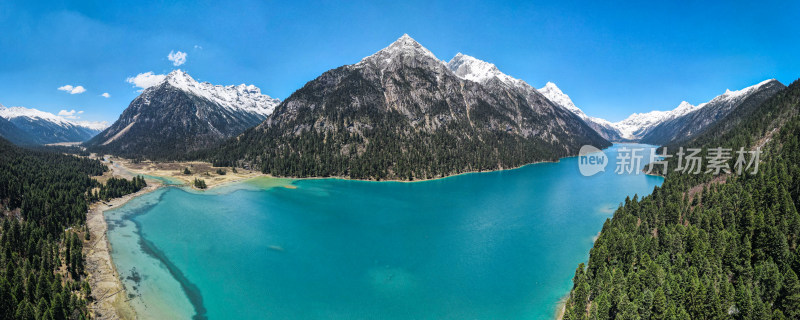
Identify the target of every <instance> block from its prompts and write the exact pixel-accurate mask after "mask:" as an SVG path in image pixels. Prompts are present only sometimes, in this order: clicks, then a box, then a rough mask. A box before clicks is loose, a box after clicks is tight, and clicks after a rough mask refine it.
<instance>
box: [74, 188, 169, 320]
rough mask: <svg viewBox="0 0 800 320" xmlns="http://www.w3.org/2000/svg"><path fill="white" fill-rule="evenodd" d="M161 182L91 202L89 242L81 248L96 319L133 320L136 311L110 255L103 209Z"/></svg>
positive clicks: (146, 190)
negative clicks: (133, 191)
mask: <svg viewBox="0 0 800 320" xmlns="http://www.w3.org/2000/svg"><path fill="white" fill-rule="evenodd" d="M161 187H163V185H161V184H151V185H148V186H147V187H145V188H144V189H142V190H139V191H138V192H136V193H132V194H128V195H125V196H122V197H120V198H115V199H112V200H110V201H108V202H102V201H101V202H97V203H94V204H92V205H91V207H90V209H89V212H88V213H87V217H86V226H87V228H88V229H89V235H90V240H89V241H90V244H89V245H87V246H85V247H84V256H85V257H86V258H85V259H86V270H87V272H88V273H89V275H88V277H87V281H88V282H89V286H90V287H91V289H92V298H93V301H92V302H91V303H90V304H89V309H90V310H91V313H92V315H93V316H94V317H95V318H97V319H136V312H135V311H134V309H133V307H132V306H131V305H130V304H129V303H128V299H127V297H128V293H127V291H126V290H125V287H124V286H123V285H122V281H121V280H120V277H119V273H118V272H117V267H116V264H114V261H113V260H112V258H111V250H112V249H111V244H110V243H109V241H108V236H107V233H108V222H107V221H106V219H105V212H106V211H107V210H110V209H115V208H117V207H119V206H122V205H124V204H125V203H127V202H128V201H130V200H132V199H134V198H136V197H139V196H142V195H145V194H148V193H150V192H153V191H156V190H158V189H159V188H161Z"/></svg>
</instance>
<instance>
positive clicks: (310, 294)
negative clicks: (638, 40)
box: [106, 145, 663, 319]
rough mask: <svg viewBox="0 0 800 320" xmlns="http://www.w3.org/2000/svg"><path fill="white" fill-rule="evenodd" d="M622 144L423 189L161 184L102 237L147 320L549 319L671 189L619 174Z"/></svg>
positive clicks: (120, 213)
mask: <svg viewBox="0 0 800 320" xmlns="http://www.w3.org/2000/svg"><path fill="white" fill-rule="evenodd" d="M622 146H627V147H630V146H631V145H615V146H613V147H611V148H609V149H607V150H605V152H606V154H607V155H608V157H609V159H610V161H612V163H611V164H609V166H608V167H607V168H606V172H603V173H600V174H598V175H595V176H592V177H584V176H582V175H581V174H580V173H579V171H578V165H577V161H578V160H577V158H566V159H562V160H561V161H560V162H558V163H540V164H535V165H528V166H525V167H522V168H519V169H514V170H505V171H496V172H486V173H471V174H464V175H459V176H454V177H449V178H445V179H438V180H432V181H424V182H414V183H402V182H368V181H352V180H341V179H308V180H294V181H291V180H265V179H260V180H259V179H256V180H250V181H246V182H239V183H233V184H230V185H226V186H223V187H220V188H219V189H212V190H210V191H206V192H197V191H192V190H186V189H182V188H177V187H167V188H162V189H159V190H158V191H155V192H152V193H149V194H146V195H143V196H141V197H139V198H136V199H133V200H132V201H130V202H128V203H127V204H126V205H124V206H121V207H120V208H117V209H114V210H110V211H107V212H106V220H107V221H108V223H109V231H108V237H109V241H110V243H111V245H112V257H113V259H114V263H115V264H116V266H117V269H118V271H119V274H120V277H121V278H122V280H123V283H124V285H125V287H126V289H127V290H128V295H129V297H130V302H131V304H132V305H133V307H134V309H136V311H137V314H138V315H139V316H140V317H141V318H172V319H179V318H192V317H195V318H208V319H263V318H276V319H320V318H324V319H331V318H332V319H465V318H468V319H548V318H552V317H553V316H554V315H555V312H556V307H557V304H558V301H559V300H560V299H561V298H562V297H563V296H564V295H565V294H566V293H568V292H569V289H570V288H571V286H572V283H571V281H572V276H573V275H574V272H575V268H576V267H577V265H578V263H580V262H584V261H586V260H587V258H588V255H589V249H590V248H591V247H592V241H593V238H594V237H595V236H596V235H597V233H598V232H599V231H600V230H601V228H602V226H603V222H604V221H605V219H607V218H610V217H611V216H612V215H613V212H614V210H615V209H616V208H617V206H618V205H619V203H620V202H622V201H624V199H625V197H626V196H631V197H632V196H633V195H634V194H638V195H639V196H642V195H646V194H649V193H650V192H652V190H653V187H654V186H657V185H660V184H661V182H662V181H663V179H662V178H660V177H654V176H646V175H643V174H638V175H617V174H615V173H614V172H613V171H614V163H613V161H614V159H615V158H616V152H617V150H618V149H619V148H620V147H622ZM639 146H641V145H639ZM644 154H645V158H647V156H646V155H647V153H644ZM645 160H646V159H645ZM287 185H290V187H286V186H287Z"/></svg>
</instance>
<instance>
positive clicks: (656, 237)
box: [564, 81, 800, 319]
mask: <svg viewBox="0 0 800 320" xmlns="http://www.w3.org/2000/svg"><path fill="white" fill-rule="evenodd" d="M799 108H800V81H795V82H794V83H793V84H792V85H790V86H789V87H788V88H787V89H785V90H783V91H781V92H779V93H778V94H777V95H775V96H774V97H772V98H771V99H769V100H767V101H766V102H765V103H764V104H763V105H761V106H759V107H758V108H750V109H748V110H737V111H736V112H735V113H733V114H731V115H729V116H727V117H726V118H724V119H723V120H722V121H720V122H719V123H717V124H715V125H714V126H713V127H710V128H709V129H708V130H707V131H706V132H704V133H703V134H702V135H701V136H699V137H697V138H695V139H694V140H693V141H690V142H688V143H687V144H686V146H693V147H705V148H716V147H726V148H733V149H734V150H738V148H739V147H746V148H751V147H754V146H761V145H764V147H763V148H764V153H763V154H762V156H761V160H762V161H761V164H760V166H759V168H758V172H757V174H754V175H749V174H743V175H741V176H739V175H736V174H732V175H723V176H718V177H712V176H710V175H691V174H682V173H679V172H674V171H673V172H670V173H668V174H667V177H666V180H665V182H664V184H663V186H662V187H661V188H656V189H655V190H654V192H653V193H652V194H651V195H650V196H647V197H644V198H643V199H638V198H636V197H634V198H633V199H626V201H625V203H624V204H623V205H622V206H621V207H620V208H619V209H618V210H617V211H616V212H615V213H614V216H613V218H612V219H610V220H608V221H606V223H605V225H604V226H603V229H602V232H601V233H600V236H599V237H598V239H597V241H596V242H595V245H594V248H593V249H592V250H591V253H590V258H589V262H588V265H587V266H584V265H583V264H581V265H580V266H579V267H578V269H577V270H576V272H575V277H574V279H573V281H574V287H573V289H572V291H571V293H570V297H569V299H568V301H567V303H566V307H565V309H566V310H565V315H564V318H565V319H800V281H799V280H798V273H800V258H799V257H798V254H799V252H798V244H800V214H798V210H797V208H798V207H800V141H799V140H798V137H800V116H798V110H799ZM670 147H677V146H668V149H669V148H670ZM734 155H735V153H734ZM735 160H736V156H734V159H733V160H732V161H731V162H730V163H729V164H730V165H731V167H733V161H735ZM670 164H671V165H672V168H674V167H675V165H676V163H675V159H674V158H673V159H670Z"/></svg>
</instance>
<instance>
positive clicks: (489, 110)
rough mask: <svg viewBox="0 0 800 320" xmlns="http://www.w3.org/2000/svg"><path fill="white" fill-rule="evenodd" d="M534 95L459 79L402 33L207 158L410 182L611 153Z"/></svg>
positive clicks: (274, 169)
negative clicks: (594, 150) (595, 149)
mask: <svg viewBox="0 0 800 320" xmlns="http://www.w3.org/2000/svg"><path fill="white" fill-rule="evenodd" d="M531 89H532V90H530V91H528V90H520V88H517V87H514V86H510V85H508V83H505V82H503V81H500V80H498V79H496V78H491V79H487V80H486V81H483V83H478V82H475V81H470V80H465V79H462V78H461V77H459V76H458V75H456V74H455V73H454V72H453V71H451V70H450V68H449V67H448V66H447V64H446V63H445V62H443V61H441V60H439V59H438V58H436V56H435V55H434V54H433V53H431V52H430V51H429V50H427V49H426V48H425V47H423V46H422V45H420V44H419V43H418V42H416V41H415V40H413V39H412V38H411V37H409V36H408V35H403V36H402V37H400V38H399V39H397V41H395V42H393V43H392V44H390V45H389V46H387V47H385V48H383V49H381V50H379V51H377V52H376V53H375V54H373V55H370V56H367V57H365V58H363V59H362V60H360V61H358V62H357V63H355V64H351V65H345V66H342V67H339V68H335V69H332V70H329V71H326V72H324V73H323V74H321V75H320V76H319V77H317V78H316V79H314V80H311V81H309V82H308V83H306V84H305V85H304V86H303V87H302V88H300V89H298V90H297V91H295V92H294V93H293V94H292V95H291V96H290V97H289V98H287V99H286V100H285V101H283V102H282V103H281V104H280V105H278V106H277V107H276V108H275V112H274V113H273V114H272V115H270V116H269V117H268V118H267V119H266V120H265V121H264V122H263V123H261V124H260V125H258V126H257V127H255V128H253V129H250V130H247V131H246V132H245V133H244V134H242V135H240V136H238V137H237V138H235V139H232V140H230V141H229V143H228V144H227V145H225V146H223V147H222V148H220V149H219V150H216V151H213V152H208V153H205V154H204V157H205V158H206V159H209V160H211V161H214V162H215V163H217V164H228V165H239V166H253V165H254V166H256V167H257V168H260V169H262V171H264V172H266V173H270V174H273V175H278V176H301V177H302V176H344V177H351V178H357V179H362V178H363V179H400V180H412V179H427V178H434V177H441V176H447V175H451V174H457V173H462V172H468V171H481V170H492V169H499V168H510V167H516V166H520V165H523V164H527V163H531V162H536V161H543V160H556V159H558V158H560V157H563V156H567V155H574V154H576V153H577V151H578V149H579V148H580V147H581V146H582V145H584V144H593V145H596V146H599V147H604V146H608V145H610V143H608V142H607V141H606V140H605V139H603V138H602V137H600V136H599V135H598V134H597V133H596V132H594V130H592V129H591V128H589V127H588V126H587V125H586V124H585V123H583V121H581V120H580V118H578V117H577V116H575V115H574V114H572V113H570V112H568V111H566V110H564V109H562V108H560V107H558V106H555V105H554V104H553V103H551V102H550V101H549V100H547V98H545V97H544V96H542V95H541V94H540V93H538V92H537V91H535V89H533V88H532V87H531Z"/></svg>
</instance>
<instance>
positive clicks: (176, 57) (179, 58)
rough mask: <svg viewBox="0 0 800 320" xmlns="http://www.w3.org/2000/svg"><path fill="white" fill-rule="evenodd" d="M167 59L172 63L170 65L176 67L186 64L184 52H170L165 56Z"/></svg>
mask: <svg viewBox="0 0 800 320" xmlns="http://www.w3.org/2000/svg"><path fill="white" fill-rule="evenodd" d="M167 59H169V61H172V65H174V66H176V67H177V66H179V65H182V64H184V63H186V52H181V51H178V52H174V51H170V52H169V55H167Z"/></svg>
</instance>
